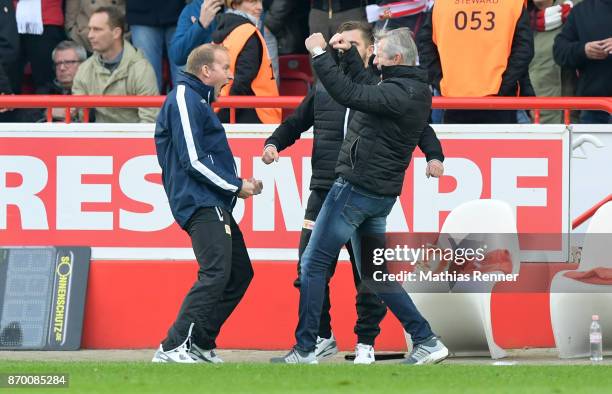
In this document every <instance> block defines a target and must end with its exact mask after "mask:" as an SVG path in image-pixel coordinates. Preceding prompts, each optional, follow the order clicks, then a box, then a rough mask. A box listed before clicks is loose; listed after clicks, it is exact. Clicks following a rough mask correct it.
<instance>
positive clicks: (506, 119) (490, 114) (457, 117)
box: [444, 109, 517, 124]
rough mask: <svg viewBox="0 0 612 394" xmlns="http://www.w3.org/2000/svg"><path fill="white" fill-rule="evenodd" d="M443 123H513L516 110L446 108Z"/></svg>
mask: <svg viewBox="0 0 612 394" xmlns="http://www.w3.org/2000/svg"><path fill="white" fill-rule="evenodd" d="M444 123H465V124H470V123H471V124H480V123H493V124H514V123H517V120H516V111H500V110H464V109H447V110H445V111H444Z"/></svg>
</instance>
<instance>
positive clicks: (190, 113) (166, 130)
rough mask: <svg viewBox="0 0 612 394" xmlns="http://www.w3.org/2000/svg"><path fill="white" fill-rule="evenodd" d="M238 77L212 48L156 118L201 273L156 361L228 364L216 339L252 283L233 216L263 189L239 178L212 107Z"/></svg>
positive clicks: (172, 195) (168, 175) (171, 190)
mask: <svg viewBox="0 0 612 394" xmlns="http://www.w3.org/2000/svg"><path fill="white" fill-rule="evenodd" d="M231 78H232V74H231V72H230V67H229V55H228V53H227V50H226V49H225V48H223V47H221V46H218V45H212V44H205V45H202V46H200V47H198V48H196V49H194V50H193V52H192V53H191V54H190V55H189V57H188V59H187V71H186V72H185V73H181V74H180V75H179V77H178V78H177V86H176V88H175V89H173V90H172V91H171V92H170V93H169V94H168V96H167V97H166V101H165V102H164V105H163V107H162V109H161V112H160V113H159V117H158V118H157V124H156V127H155V145H156V148H157V158H158V161H159V165H160V166H161V168H162V182H163V185H164V189H165V190H166V194H167V195H168V202H169V203H170V208H171V210H172V214H173V215H174V218H175V219H176V221H177V223H178V224H179V225H180V226H181V228H183V229H184V230H185V231H186V232H187V233H188V234H189V236H190V237H191V242H192V245H193V251H194V253H195V256H196V259H197V261H198V264H199V266H200V269H199V271H198V279H197V281H196V282H195V283H194V285H193V287H192V288H191V290H189V293H188V294H187V296H186V297H185V300H184V301H183V304H182V306H181V309H180V311H179V313H178V317H177V318H176V321H175V322H174V324H173V325H172V327H170V329H169V330H168V336H167V337H166V339H165V340H164V341H163V342H162V343H161V345H160V347H159V349H158V350H157V352H156V353H155V356H154V357H153V362H161V363H165V362H177V363H194V362H207V363H220V362H222V361H221V359H220V358H219V357H218V356H217V355H216V353H215V348H216V343H215V340H216V338H217V336H218V335H219V331H220V330H221V326H222V325H223V323H224V322H225V320H227V318H228V317H229V316H230V314H231V313H232V312H233V310H234V308H236V306H237V305H238V303H239V302H240V300H241V299H242V296H243V295H244V293H245V292H246V290H247V287H248V286H249V283H250V282H251V278H252V277H253V268H252V266H251V261H250V259H249V255H248V253H247V249H246V246H245V244H244V238H243V236H242V232H241V231H240V228H239V227H238V224H237V223H236V221H235V220H234V218H233V216H232V214H231V212H232V208H233V207H234V204H235V203H236V198H248V197H250V196H252V195H255V194H259V193H260V192H261V189H262V187H263V185H262V184H261V181H257V180H254V179H248V180H247V179H241V178H239V177H238V174H237V171H236V164H235V162H234V157H233V155H232V151H231V150H230V147H229V143H228V141H227V136H226V135H225V130H224V129H223V126H222V125H221V123H220V122H219V119H218V118H217V116H215V114H214V112H213V110H212V108H211V106H210V105H211V104H212V102H213V101H214V100H215V98H216V97H217V95H218V94H219V91H220V90H221V88H222V87H223V85H225V84H227V83H228V81H229V80H230V79H231Z"/></svg>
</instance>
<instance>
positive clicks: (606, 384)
mask: <svg viewBox="0 0 612 394" xmlns="http://www.w3.org/2000/svg"><path fill="white" fill-rule="evenodd" d="M2 373H68V374H69V376H70V377H69V379H70V383H69V388H67V389H66V388H63V389H62V388H59V389H58V388H56V389H42V388H19V389H7V388H0V394H3V393H5V392H6V393H11V394H12V393H15V394H25V393H47V392H49V393H57V394H61V393H103V394H106V393H109V394H110V393H168V394H183V393H266V394H267V393H309V394H312V393H384V394H389V393H396V392H397V393H400V392H401V393H432V394H434V393H435V394H437V393H453V394H458V393H487V394H489V393H520V394H528V393H537V394H539V393H552V394H557V393H568V394H578V393H602V394H603V393H609V392H612V366H610V365H607V366H591V365H551V366H520V365H512V366H491V365H444V364H441V365H435V366H419V367H410V366H402V365H392V364H378V365H372V366H354V365H352V364H320V365H299V366H292V365H270V364H262V363H258V364H247V363H232V364H230V363H228V364H225V365H222V366H213V365H204V364H197V365H176V364H152V363H135V362H130V363H127V362H103V363H91V362H73V363H71V362H22V361H19V362H14V361H0V374H2Z"/></svg>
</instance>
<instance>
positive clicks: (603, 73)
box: [553, 0, 612, 123]
mask: <svg viewBox="0 0 612 394" xmlns="http://www.w3.org/2000/svg"><path fill="white" fill-rule="evenodd" d="M553 54H554V57H555V62H557V64H559V65H560V66H562V67H570V68H572V69H576V70H577V71H578V74H579V77H578V86H577V90H576V95H577V96H596V97H599V96H608V97H609V96H612V0H585V1H583V2H581V3H580V4H577V5H576V6H575V7H574V9H573V10H572V12H571V13H570V14H569V17H568V18H567V22H566V23H565V25H564V26H563V30H561V33H560V34H559V35H558V36H557V37H556V38H555V43H554V46H553ZM580 122H581V123H612V115H610V114H609V113H607V112H603V111H582V113H581V114H580Z"/></svg>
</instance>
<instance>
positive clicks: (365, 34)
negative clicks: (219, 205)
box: [262, 21, 444, 364]
mask: <svg viewBox="0 0 612 394" xmlns="http://www.w3.org/2000/svg"><path fill="white" fill-rule="evenodd" d="M338 35H341V36H342V37H343V38H344V39H345V42H346V43H347V45H348V47H347V48H344V49H345V50H349V51H348V52H346V55H345V56H341V63H342V64H343V65H344V68H345V69H347V70H351V71H353V70H356V71H355V74H356V75H357V74H360V73H361V72H365V73H367V75H368V76H369V79H370V80H371V81H372V84H376V83H378V82H380V76H378V75H376V73H375V72H374V70H376V67H370V68H369V69H368V70H367V71H366V69H365V67H367V66H368V61H369V60H370V59H371V58H372V59H373V55H372V50H373V43H374V37H373V34H372V28H371V27H370V25H369V24H367V23H365V22H361V21H349V22H345V23H343V24H342V25H340V28H339V29H338V34H336V36H338ZM336 36H334V37H336ZM354 114H355V111H351V110H350V109H347V108H346V107H344V106H343V105H341V104H338V103H337V102H335V101H334V100H333V99H332V98H331V97H330V95H329V93H327V91H326V90H325V87H323V85H322V84H321V83H320V82H317V84H316V86H315V88H314V89H312V90H311V91H310V92H309V94H308V95H307V96H306V97H305V98H304V100H303V101H302V103H301V104H300V106H299V107H298V108H297V109H296V111H295V112H294V113H293V114H292V115H291V116H290V117H289V118H287V119H286V120H285V121H284V122H283V123H282V124H281V125H280V126H279V127H278V128H277V129H276V130H275V131H274V133H273V134H272V136H270V138H268V139H267V140H266V142H265V148H264V155H263V157H262V160H263V161H264V163H266V164H270V163H272V162H273V161H275V160H278V152H279V151H282V150H284V149H286V148H288V147H290V146H291V145H293V144H294V143H295V141H297V140H298V139H299V138H300V137H301V133H303V132H304V131H307V130H308V129H310V127H313V126H314V140H313V150H312V177H311V179H310V189H311V193H310V197H309V198H308V203H307V206H306V212H305V215H304V226H303V227H302V233H301V236H300V246H299V256H300V259H301V257H302V255H303V253H304V250H305V249H306V246H307V245H308V241H309V240H310V236H311V234H312V228H313V227H314V223H315V221H316V218H317V215H318V214H319V211H320V210H321V206H322V205H323V201H325V197H326V196H327V193H328V192H329V189H330V188H331V187H332V185H333V183H334V179H335V178H336V177H335V174H334V167H335V166H336V162H337V160H338V154H339V152H340V146H341V145H342V141H343V139H344V130H345V127H346V125H347V123H348V122H350V120H351V118H352V117H353V115H354ZM419 147H420V148H421V150H422V151H423V152H424V153H425V154H426V156H427V161H428V163H429V164H428V170H427V174H426V175H429V174H432V175H433V176H439V175H441V170H442V169H443V166H442V161H443V160H444V155H443V154H442V147H441V145H440V141H439V140H438V138H437V137H436V135H435V132H434V131H433V129H431V127H427V128H426V129H425V130H424V131H423V133H421V138H420V140H419ZM383 247H384V245H383ZM346 249H347V250H348V252H349V255H350V259H351V265H352V268H353V279H354V281H355V288H356V289H357V298H356V307H357V322H356V324H355V334H357V346H356V348H355V364H370V363H372V362H374V361H375V358H374V341H375V339H376V337H377V336H378V334H379V333H380V326H379V325H380V322H381V321H382V319H383V318H384V316H385V314H386V312H387V308H386V306H385V305H384V304H383V303H382V302H381V301H380V299H379V298H378V297H377V296H376V295H375V294H373V293H372V292H371V291H370V290H369V289H368V288H367V287H366V286H365V285H363V284H361V280H360V279H359V272H358V269H357V267H356V265H355V259H354V255H353V251H352V248H351V245H350V242H348V243H347V244H346ZM337 262H338V259H337V258H336V259H334V261H333V262H332V264H331V266H330V272H329V275H328V277H327V283H326V287H325V299H324V303H323V310H322V312H321V321H320V324H319V333H318V337H317V347H316V350H315V356H316V357H317V359H318V360H321V359H323V358H325V357H329V356H332V355H333V354H335V353H336V352H337V351H338V349H337V347H336V340H335V338H334V336H333V334H332V330H331V317H330V314H329V311H330V308H331V305H330V300H329V280H330V279H331V277H332V276H333V274H334V272H335V269H336V264H337ZM299 272H300V263H299V262H298V279H296V281H295V286H296V287H298V288H299V285H300V279H299Z"/></svg>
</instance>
